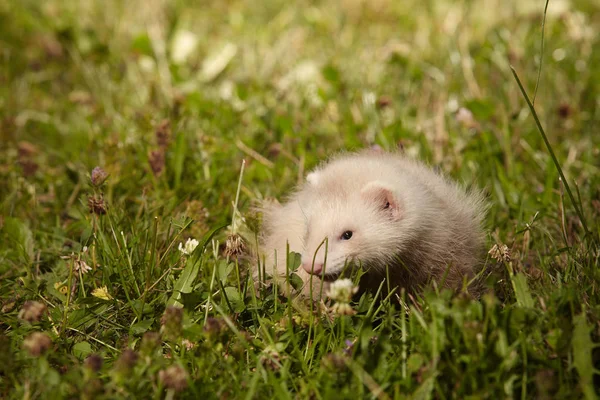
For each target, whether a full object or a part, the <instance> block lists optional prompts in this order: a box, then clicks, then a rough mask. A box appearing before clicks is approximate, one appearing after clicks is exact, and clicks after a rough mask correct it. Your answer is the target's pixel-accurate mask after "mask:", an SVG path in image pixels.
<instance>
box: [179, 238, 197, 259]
mask: <svg viewBox="0 0 600 400" xmlns="http://www.w3.org/2000/svg"><path fill="white" fill-rule="evenodd" d="M199 243H200V242H198V241H197V240H196V239H188V240H187V242H185V245H184V244H183V243H179V251H180V252H182V253H183V254H186V255H190V254H192V253H193V252H194V250H195V249H196V247H198V244H199Z"/></svg>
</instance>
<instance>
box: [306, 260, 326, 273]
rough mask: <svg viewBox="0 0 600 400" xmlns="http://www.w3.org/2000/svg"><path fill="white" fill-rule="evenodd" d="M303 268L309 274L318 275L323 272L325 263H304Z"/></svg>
mask: <svg viewBox="0 0 600 400" xmlns="http://www.w3.org/2000/svg"><path fill="white" fill-rule="evenodd" d="M302 268H304V270H305V271H306V272H308V273H309V274H313V275H317V274H320V273H321V271H322V270H323V263H319V262H316V261H315V263H314V264H313V262H312V260H311V261H309V262H304V263H302Z"/></svg>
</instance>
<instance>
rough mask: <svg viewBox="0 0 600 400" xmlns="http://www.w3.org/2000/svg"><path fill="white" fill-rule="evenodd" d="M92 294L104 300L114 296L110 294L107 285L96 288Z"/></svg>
mask: <svg viewBox="0 0 600 400" xmlns="http://www.w3.org/2000/svg"><path fill="white" fill-rule="evenodd" d="M92 296H94V297H97V298H99V299H102V300H110V299H112V296H111V295H110V294H108V289H107V288H106V286H102V287H99V288H96V289H94V290H93V291H92Z"/></svg>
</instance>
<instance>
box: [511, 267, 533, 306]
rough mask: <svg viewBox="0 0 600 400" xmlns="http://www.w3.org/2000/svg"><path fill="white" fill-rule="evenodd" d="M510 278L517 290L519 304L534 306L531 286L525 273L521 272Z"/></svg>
mask: <svg viewBox="0 0 600 400" xmlns="http://www.w3.org/2000/svg"><path fill="white" fill-rule="evenodd" d="M510 279H511V281H512V284H513V288H514V290H515V296H516V298H517V305H519V307H525V308H533V298H532V297H531V292H530V291H529V286H527V279H526V278H525V275H523V273H521V272H519V273H517V274H516V275H513V276H511V277H510Z"/></svg>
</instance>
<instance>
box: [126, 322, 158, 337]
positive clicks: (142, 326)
mask: <svg viewBox="0 0 600 400" xmlns="http://www.w3.org/2000/svg"><path fill="white" fill-rule="evenodd" d="M153 323H154V318H150V319H145V320H143V321H140V322H138V323H135V324H133V325H131V328H129V330H130V331H131V333H133V334H134V335H141V334H142V333H144V332H146V331H147V330H148V329H150V327H151V326H152V324H153Z"/></svg>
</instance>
